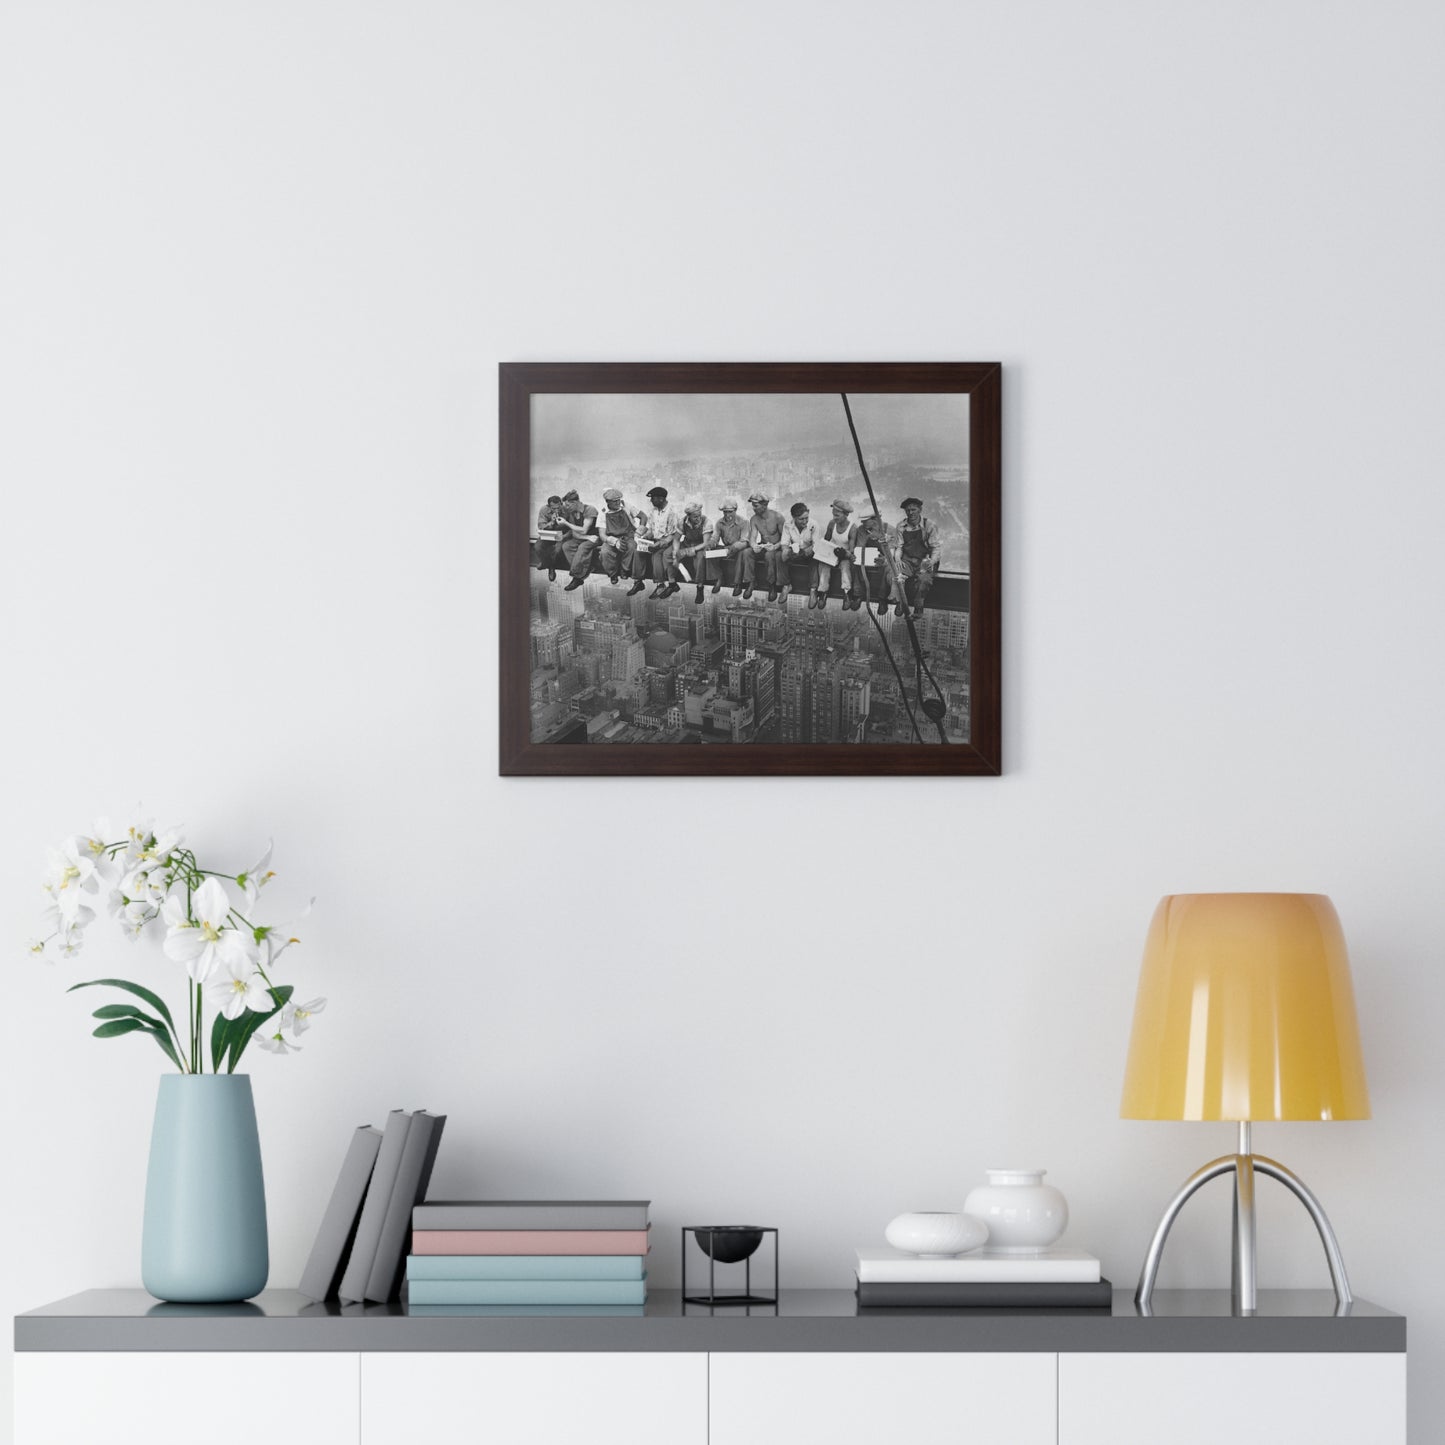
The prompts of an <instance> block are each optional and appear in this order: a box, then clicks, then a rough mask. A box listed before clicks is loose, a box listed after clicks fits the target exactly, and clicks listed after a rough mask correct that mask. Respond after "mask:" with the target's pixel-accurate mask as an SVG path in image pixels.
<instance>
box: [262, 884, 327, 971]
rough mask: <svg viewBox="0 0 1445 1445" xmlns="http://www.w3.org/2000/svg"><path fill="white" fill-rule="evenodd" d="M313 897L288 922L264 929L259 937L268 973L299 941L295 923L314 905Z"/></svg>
mask: <svg viewBox="0 0 1445 1445" xmlns="http://www.w3.org/2000/svg"><path fill="white" fill-rule="evenodd" d="M315 903H316V900H315V898H311V899H310V900H308V902H307V904H306V907H305V908H303V909H302V910H301V912H300V913H298V914H297V915H296V917H295V918H293V919H292V920H291V922H290V923H281V924H277V925H276V926H275V927H272V928H268V929H266V930H265V932H264V934H263V935H262V938H261V946H262V947H263V948H264V949H265V950H266V964H265V967H266V971H267V972H268V973H269V972H270V971H271V969H272V968H274V967H275V965H276V960H277V959H278V958H280V957H281V955H282V954H283V953H285V952H286V950H287V949H288V948H290V947H291V945H292V944H293V943H300V942H301V940H300V939H299V938H297V937H296V925H297V924H298V923H300V922H301V920H302V919H303V918H305V917H306V915H307V914H308V913H310V912H311V909H312V908H313V907H314V906H315Z"/></svg>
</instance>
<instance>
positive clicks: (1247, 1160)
mask: <svg viewBox="0 0 1445 1445" xmlns="http://www.w3.org/2000/svg"><path fill="white" fill-rule="evenodd" d="M1233 1242H1234V1251H1233V1254H1234V1259H1233V1264H1232V1267H1231V1269H1230V1274H1229V1285H1230V1289H1229V1293H1230V1300H1231V1302H1232V1304H1233V1306H1234V1312H1235V1314H1239V1315H1252V1314H1253V1313H1254V1312H1255V1310H1256V1308H1257V1307H1258V1305H1259V1292H1258V1289H1257V1287H1256V1283H1255V1281H1256V1274H1255V1261H1256V1257H1257V1256H1256V1251H1255V1228H1254V1155H1253V1153H1252V1151H1251V1149H1250V1138H1249V1125H1248V1123H1241V1124H1240V1126H1239V1153H1238V1154H1236V1155H1235V1156H1234V1235H1233Z"/></svg>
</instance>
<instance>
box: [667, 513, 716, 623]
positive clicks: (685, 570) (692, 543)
mask: <svg viewBox="0 0 1445 1445" xmlns="http://www.w3.org/2000/svg"><path fill="white" fill-rule="evenodd" d="M711 535H712V528H711V527H709V526H708V524H707V518H706V517H705V516H703V512H702V503H701V502H689V503H688V504H687V506H686V507H684V508H683V511H682V524H681V527H680V529H679V531H678V534H677V541H676V542H674V543H673V547H672V577H673V583H672V590H673V591H674V592H676V591H677V581H676V579H677V578H679V577H681V578H682V579H683V580H684V581H691V582H693V583H695V584H696V585H697V597H696V599H695V600H696V601H698V602H701V601H702V588H703V576H704V572H705V571H706V568H707V559H706V558H705V557H704V556H703V553H704V552H705V551H706V550H707V539H708V538H709V537H710V536H711Z"/></svg>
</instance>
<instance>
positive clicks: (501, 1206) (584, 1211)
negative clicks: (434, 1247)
mask: <svg viewBox="0 0 1445 1445" xmlns="http://www.w3.org/2000/svg"><path fill="white" fill-rule="evenodd" d="M650 1203H651V1200H647V1199H437V1200H434V1201H432V1202H430V1203H427V1204H418V1205H417V1207H416V1208H415V1209H413V1210H412V1213H411V1223H412V1228H413V1229H646V1228H647V1206H648V1205H649V1204H650Z"/></svg>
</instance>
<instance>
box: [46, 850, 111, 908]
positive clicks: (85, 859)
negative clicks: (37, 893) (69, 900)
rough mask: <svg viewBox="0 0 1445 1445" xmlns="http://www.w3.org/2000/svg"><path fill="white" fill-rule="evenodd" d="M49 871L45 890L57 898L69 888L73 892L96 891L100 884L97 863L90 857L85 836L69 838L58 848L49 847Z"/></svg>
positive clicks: (47, 851)
mask: <svg viewBox="0 0 1445 1445" xmlns="http://www.w3.org/2000/svg"><path fill="white" fill-rule="evenodd" d="M45 851H46V854H47V863H48V865H49V871H48V872H47V873H46V876H45V890H46V892H47V893H53V894H54V895H55V896H56V897H57V898H59V897H60V896H61V895H62V894H64V893H65V892H66V891H67V890H68V891H70V892H71V893H72V894H76V893H79V892H80V891H81V890H82V889H84V890H85V892H87V893H94V892H95V891H96V889H97V888H98V887H99V886H100V885H99V884H98V883H97V882H96V877H95V863H94V861H93V860H92V859H91V857H90V853H89V850H88V849H87V848H86V846H85V840H84V839H83V838H67V839H66V840H65V842H63V843H62V844H61V845H60V847H58V848H47V849H46V850H45Z"/></svg>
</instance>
